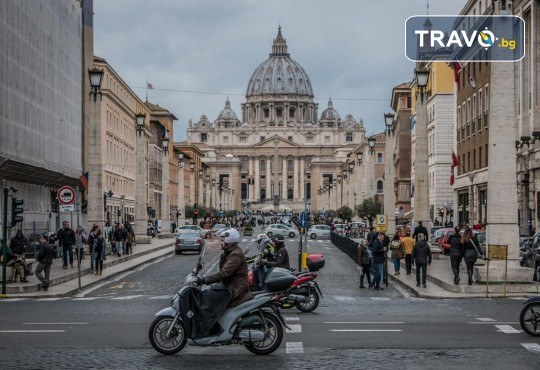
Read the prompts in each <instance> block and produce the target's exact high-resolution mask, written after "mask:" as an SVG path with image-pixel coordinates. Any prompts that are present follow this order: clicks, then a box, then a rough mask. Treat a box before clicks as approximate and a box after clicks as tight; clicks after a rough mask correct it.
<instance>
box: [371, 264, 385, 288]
mask: <svg viewBox="0 0 540 370" xmlns="http://www.w3.org/2000/svg"><path fill="white" fill-rule="evenodd" d="M373 265H374V266H375V275H374V276H373V282H372V283H371V286H374V287H375V288H379V287H380V285H381V278H382V272H383V263H382V262H380V263H374V264H373Z"/></svg>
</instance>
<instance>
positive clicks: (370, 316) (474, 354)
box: [0, 237, 540, 369]
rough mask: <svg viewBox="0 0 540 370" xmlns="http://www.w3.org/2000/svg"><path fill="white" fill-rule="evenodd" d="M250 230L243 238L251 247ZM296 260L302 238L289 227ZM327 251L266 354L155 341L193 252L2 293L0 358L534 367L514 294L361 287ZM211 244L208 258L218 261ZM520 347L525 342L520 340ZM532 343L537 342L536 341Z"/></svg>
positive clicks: (42, 364) (104, 365)
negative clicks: (44, 288) (52, 294)
mask: <svg viewBox="0 0 540 370" xmlns="http://www.w3.org/2000/svg"><path fill="white" fill-rule="evenodd" d="M253 238H254V237H245V238H243V240H244V241H242V243H241V246H242V247H243V248H245V247H246V246H251V250H252V251H254V249H253V248H254V247H253V245H254V244H253V242H251V239H253ZM286 241H287V246H288V250H289V254H290V256H291V259H292V263H291V264H292V265H293V266H296V253H297V245H298V244H297V243H298V238H295V239H294V240H293V241H291V240H289V238H286ZM308 252H310V253H323V254H325V256H326V259H327V262H326V266H325V267H324V269H323V270H322V271H321V272H320V274H319V276H318V281H319V284H320V286H321V289H322V291H323V294H324V299H322V300H321V304H320V306H319V308H318V309H317V310H316V311H315V312H313V313H311V314H303V313H300V312H299V311H298V310H296V309H292V310H285V311H284V316H285V318H286V320H287V323H288V325H289V326H290V328H291V329H292V330H291V331H290V332H288V333H287V334H286V335H285V338H284V341H283V343H282V346H281V348H280V349H279V350H278V351H276V352H275V353H274V354H272V355H271V356H266V357H258V356H255V355H252V354H251V353H250V352H248V351H247V350H246V349H245V348H243V347H242V346H224V347H212V348H200V347H190V346H187V347H186V348H184V350H183V351H182V352H180V353H179V354H177V355H174V356H162V355H159V354H158V353H157V352H155V351H154V350H153V349H152V348H151V346H150V344H149V341H148V335H147V330H148V327H149V325H150V323H151V321H152V320H153V314H154V313H155V312H157V311H158V310H159V309H161V308H164V307H166V306H167V305H168V304H169V301H170V298H171V297H172V295H173V294H174V292H175V291H176V290H178V289H179V288H180V287H181V286H182V284H183V283H182V282H183V280H184V278H185V276H186V275H187V274H188V273H189V271H190V270H191V269H192V268H193V266H194V265H195V263H196V261H197V259H198V255H196V254H183V255H175V256H170V257H167V258H164V259H163V260H161V261H158V262H156V263H153V264H149V265H147V266H143V267H140V268H138V269H136V270H134V271H132V272H130V273H128V274H124V275H123V276H119V277H117V278H116V279H114V281H110V282H106V283H104V284H102V285H101V286H98V287H96V288H94V289H93V290H92V291H86V292H83V293H82V294H80V295H79V296H77V297H69V298H60V299H57V298H52V299H21V300H15V299H7V300H1V301H0V358H2V365H1V367H2V368H4V369H9V368H17V369H18V368H32V369H34V368H46V369H49V368H85V369H87V368H100V369H150V368H156V369H169V368H187V369H202V368H213V369H226V368H263V369H266V368H268V369H275V368H279V367H287V368H289V369H322V368H329V367H332V368H334V369H343V368H349V369H357V368H365V367H370V368H389V367H400V368H405V369H433V368H438V369H460V368H468V369H484V368H493V369H503V368H504V369H538V368H539V367H540V366H539V364H540V340H539V339H536V338H533V337H529V336H528V335H526V334H524V333H522V332H521V331H520V326H519V323H518V314H519V310H520V308H521V303H522V302H521V301H520V300H513V299H507V300H493V299H462V300H429V299H418V298H414V297H411V296H409V294H407V292H404V291H402V290H398V289H397V288H396V287H394V286H392V285H390V286H389V287H388V288H387V289H385V290H384V291H372V290H364V289H363V290H360V289H358V272H357V270H356V268H355V266H354V264H353V263H352V261H351V260H350V259H348V257H346V256H345V255H344V254H342V253H341V252H340V251H339V250H337V249H336V248H334V247H333V246H332V244H331V243H330V242H329V241H309V243H308ZM219 253H220V251H219V246H218V245H217V244H216V243H213V244H212V243H211V244H210V246H209V250H208V253H207V259H206V260H207V264H206V268H209V267H214V270H215V268H217V267H216V266H215V265H214V263H215V261H217V257H218V256H219ZM526 347H528V348H529V350H528V349H527V348H526ZM535 348H537V351H535Z"/></svg>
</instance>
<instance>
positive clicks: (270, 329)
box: [246, 312, 283, 355]
mask: <svg viewBox="0 0 540 370" xmlns="http://www.w3.org/2000/svg"><path fill="white" fill-rule="evenodd" d="M263 318H264V325H261V326H260V327H259V328H257V329H258V330H264V331H266V335H265V336H264V339H263V340H261V341H260V342H252V343H248V344H246V348H247V349H248V350H249V351H250V352H251V353H254V354H256V355H269V354H270V353H272V352H274V351H275V350H276V349H278V348H279V346H280V345H281V341H282V340H283V326H282V325H281V322H280V321H279V320H278V318H277V317H276V316H275V315H273V314H270V313H268V312H264V313H263Z"/></svg>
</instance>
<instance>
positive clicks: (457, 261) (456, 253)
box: [448, 226, 463, 285]
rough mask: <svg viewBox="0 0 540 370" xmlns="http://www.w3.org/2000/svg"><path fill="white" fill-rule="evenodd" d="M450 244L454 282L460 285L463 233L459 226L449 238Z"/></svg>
mask: <svg viewBox="0 0 540 370" xmlns="http://www.w3.org/2000/svg"><path fill="white" fill-rule="evenodd" d="M448 244H450V266H451V267H452V272H453V273H454V284H455V285H458V284H459V281H460V278H459V268H460V266H461V261H462V259H463V245H462V244H461V235H459V227H457V226H456V227H455V228H454V233H453V234H452V235H450V237H449V238H448Z"/></svg>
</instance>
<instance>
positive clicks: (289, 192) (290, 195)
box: [287, 189, 293, 200]
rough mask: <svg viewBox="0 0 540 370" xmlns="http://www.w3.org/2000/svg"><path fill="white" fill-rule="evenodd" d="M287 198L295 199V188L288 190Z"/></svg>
mask: <svg viewBox="0 0 540 370" xmlns="http://www.w3.org/2000/svg"><path fill="white" fill-rule="evenodd" d="M287 200H293V189H288V190H287Z"/></svg>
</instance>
